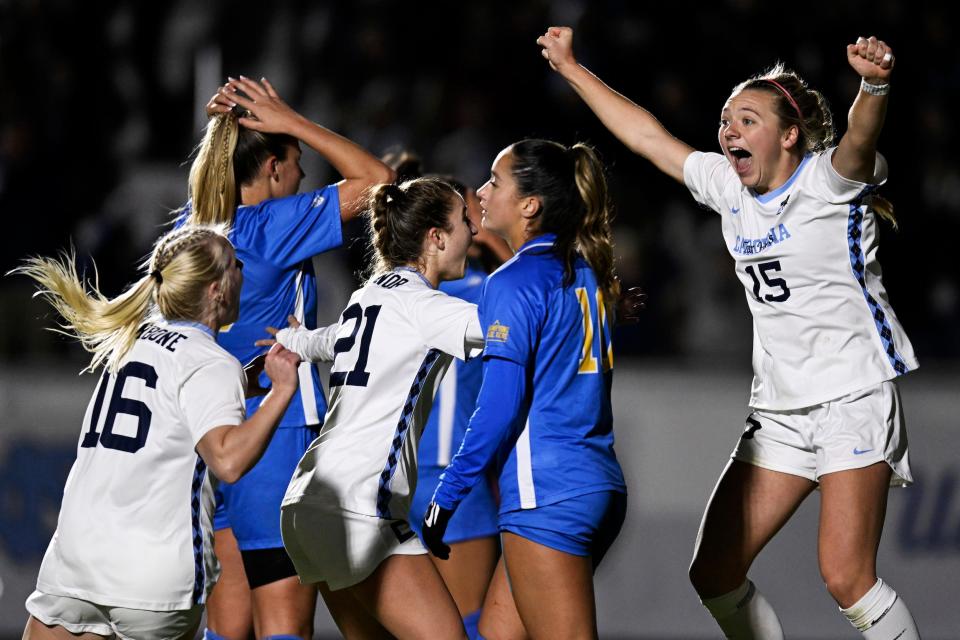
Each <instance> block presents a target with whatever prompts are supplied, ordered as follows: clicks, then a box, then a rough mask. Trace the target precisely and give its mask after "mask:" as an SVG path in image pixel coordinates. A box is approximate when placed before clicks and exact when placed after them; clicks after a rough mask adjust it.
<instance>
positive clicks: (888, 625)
mask: <svg viewBox="0 0 960 640" xmlns="http://www.w3.org/2000/svg"><path fill="white" fill-rule="evenodd" d="M840 612H841V613H842V614H843V615H844V616H846V618H847V620H849V621H850V624H852V625H853V626H854V627H856V628H857V630H859V631H860V632H861V633H862V634H863V637H864V638H867V640H920V634H919V632H918V631H917V624H916V623H915V622H914V621H913V616H911V615H910V610H909V609H907V605H906V603H904V601H903V599H902V598H900V597H898V596H897V592H896V591H894V590H893V589H892V588H890V585H888V584H886V583H885V582H884V581H883V580H881V579H880V578H877V583H876V584H875V585H873V587H871V588H870V591H867V592H866V593H865V594H864V595H863V597H862V598H860V599H859V600H858V601H857V602H856V603H854V604H853V605H852V606H851V607H850V608H849V609H844V608H842V607H841V608H840Z"/></svg>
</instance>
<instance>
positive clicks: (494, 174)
mask: <svg viewBox="0 0 960 640" xmlns="http://www.w3.org/2000/svg"><path fill="white" fill-rule="evenodd" d="M490 175H491V176H493V177H494V178H499V177H500V176H498V175H497V172H496V171H494V170H493V169H491V170H490Z"/></svg>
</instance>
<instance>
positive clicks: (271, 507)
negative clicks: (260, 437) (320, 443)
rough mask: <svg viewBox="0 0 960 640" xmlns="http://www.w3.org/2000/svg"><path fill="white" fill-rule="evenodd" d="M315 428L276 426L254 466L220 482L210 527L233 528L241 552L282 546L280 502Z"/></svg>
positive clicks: (315, 433) (314, 432)
mask: <svg viewBox="0 0 960 640" xmlns="http://www.w3.org/2000/svg"><path fill="white" fill-rule="evenodd" d="M316 429H319V427H290V428H282V429H277V430H276V431H275V432H274V434H273V438H272V439H271V440H270V444H268V445H267V450H266V451H264V452H263V457H262V458H260V460H259V461H258V462H257V464H256V465H254V467H253V469H250V471H248V472H247V473H246V475H244V476H243V477H242V478H240V480H238V481H237V482H234V483H232V484H231V483H228V482H221V483H220V486H219V488H218V489H217V491H216V499H217V509H216V511H215V512H214V515H213V528H214V529H215V530H220V529H226V528H227V527H230V528H232V529H233V535H234V537H235V538H236V539H237V546H239V547H240V550H241V551H250V550H253V549H275V548H278V547H281V548H282V547H283V538H281V537H280V503H281V502H283V495H284V494H285V493H286V492H287V485H289V484H290V478H291V477H293V472H294V470H296V468H297V464H298V463H299V462H300V458H301V457H303V454H304V452H305V451H306V450H307V447H309V446H310V443H311V442H313V439H314V438H316V437H317V431H316Z"/></svg>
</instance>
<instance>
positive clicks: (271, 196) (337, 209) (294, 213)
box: [180, 78, 393, 640]
mask: <svg viewBox="0 0 960 640" xmlns="http://www.w3.org/2000/svg"><path fill="white" fill-rule="evenodd" d="M237 110H242V115H241V116H240V117H239V118H238V117H237V116H236V113H237ZM207 113H208V115H211V116H212V118H211V120H210V123H209V125H208V127H207V132H206V135H205V136H204V139H203V141H202V142H201V144H200V147H199V150H198V152H197V156H196V159H195V161H194V163H193V166H192V167H191V170H190V196H191V202H190V204H189V205H188V209H187V211H186V212H184V214H183V215H182V216H181V218H180V222H187V223H210V222H217V223H229V224H230V225H231V231H230V238H231V240H232V241H233V243H234V245H235V246H236V247H237V253H238V255H239V256H240V258H241V259H242V260H243V262H244V264H245V265H246V276H247V277H246V280H245V282H244V286H243V289H242V291H241V293H240V297H241V301H242V304H241V308H242V309H243V312H242V314H241V315H240V318H239V319H238V320H237V321H236V322H235V323H233V324H232V325H230V326H228V327H224V328H223V329H221V331H220V335H219V338H218V340H219V341H220V344H221V345H222V346H223V347H224V348H225V349H226V350H227V351H229V352H230V353H231V354H233V355H234V356H236V357H237V358H238V359H239V360H240V361H241V362H246V361H248V360H250V359H251V358H253V357H254V356H256V355H257V353H259V350H258V348H257V347H256V346H254V342H255V341H256V340H257V338H259V337H260V336H262V335H263V327H265V326H267V325H273V326H280V323H282V322H284V321H285V320H286V317H287V315H289V314H293V315H294V316H296V317H297V318H298V319H299V320H300V321H301V322H304V323H305V325H306V326H307V327H311V328H312V327H314V326H316V311H317V310H316V304H317V301H316V277H317V276H316V274H315V273H314V270H313V266H312V262H311V258H312V257H313V256H315V255H317V254H319V253H322V252H324V251H327V250H329V249H333V248H336V247H339V246H340V244H341V242H342V225H343V224H344V223H345V222H347V221H349V220H351V219H352V218H353V217H355V216H356V215H357V213H359V211H360V207H361V205H362V203H363V199H362V198H361V194H362V193H363V192H364V191H365V190H366V189H367V188H369V187H370V186H372V185H373V184H377V183H380V182H385V181H390V180H392V179H393V172H392V171H391V170H390V168H389V167H387V166H386V165H384V164H383V163H382V162H380V160H378V159H377V158H376V157H375V156H373V155H371V154H369V153H368V152H366V151H365V150H363V149H361V148H360V147H359V146H357V145H356V144H354V143H353V142H351V141H350V140H347V139H345V138H343V137H341V136H339V135H337V134H336V133H333V132H332V131H329V130H327V129H325V128H324V127H321V126H320V125H317V124H314V123H313V122H310V121H309V120H307V119H306V118H304V117H303V116H301V115H300V114H299V113H297V112H295V111H294V110H293V109H291V108H290V107H289V106H287V105H286V103H284V101H283V100H282V99H281V98H280V97H279V95H278V94H277V92H276V91H275V90H274V89H273V87H272V86H271V85H270V83H269V82H267V81H266V80H262V81H261V82H254V81H252V80H249V79H246V78H240V79H238V80H231V81H230V82H228V83H227V84H226V85H225V86H224V87H221V88H220V90H219V91H218V92H217V94H216V95H215V96H214V97H213V98H212V99H211V101H210V103H209V104H208V105H207ZM300 142H303V143H304V144H306V145H307V146H309V147H310V148H311V149H313V150H314V151H316V152H317V153H319V154H320V155H322V156H323V157H324V158H326V159H327V160H328V161H329V162H330V164H332V165H333V167H334V168H335V169H336V170H337V171H338V172H339V173H340V174H341V175H342V176H343V178H344V179H343V180H342V181H341V182H339V183H338V184H333V185H329V186H326V187H323V188H321V189H318V190H316V191H310V192H307V193H302V194H297V191H298V189H299V187H300V181H301V179H302V178H303V177H304V175H303V171H302V170H301V169H300V162H299V160H300ZM258 406H259V399H252V400H251V401H249V402H248V404H247V412H248V413H249V414H253V413H255V412H256V411H257V407H258ZM325 411H326V401H325V397H324V392H323V387H322V386H321V384H320V379H319V375H318V372H317V370H316V367H313V366H311V365H310V364H308V363H304V364H303V365H302V366H301V368H300V393H299V394H298V396H297V397H295V398H294V399H293V401H292V402H291V404H290V408H289V410H288V411H287V413H286V414H285V415H284V417H283V420H282V421H281V423H280V427H279V429H278V431H277V434H276V436H274V439H273V441H272V442H271V444H270V447H269V448H268V449H267V451H266V453H265V454H264V456H263V459H261V460H260V462H258V463H257V465H256V467H254V469H253V470H252V471H251V472H250V473H249V474H248V475H247V476H246V477H244V479H243V480H242V481H240V482H239V483H236V484H229V483H224V484H223V485H222V486H221V496H220V497H221V500H219V501H218V502H220V504H219V505H218V509H217V516H216V520H215V526H216V529H217V533H216V539H217V555H218V556H219V557H220V558H221V561H222V562H223V567H224V571H223V577H222V579H221V581H220V582H219V583H218V584H217V587H216V588H215V589H214V592H213V595H212V597H211V599H210V603H209V605H208V609H207V637H208V638H210V639H213V640H219V639H226V638H229V639H230V640H244V639H245V638H246V637H247V634H248V633H249V627H250V610H251V597H252V618H253V626H254V630H255V632H256V637H257V638H264V637H268V638H269V637H274V638H275V639H276V640H279V639H280V638H291V637H299V638H306V639H309V638H311V637H312V635H313V616H314V610H315V608H316V597H317V595H316V589H314V588H312V587H304V586H302V585H300V584H299V582H298V581H297V578H296V571H295V569H294V567H293V564H291V562H290V559H289V558H288V557H287V555H286V552H285V551H284V549H283V539H282V538H281V535H280V502H281V499H282V498H283V492H284V490H285V489H286V487H287V482H289V480H290V475H291V474H292V473H293V470H294V468H295V467H296V465H297V461H298V460H299V459H300V456H301V455H303V452H304V451H306V449H307V446H308V445H309V444H310V441H311V440H313V438H314V437H315V436H316V433H317V430H318V428H319V425H320V423H321V422H322V420H323V415H324V413H325ZM238 548H239V553H238V552H237V549H238ZM241 560H242V564H241ZM244 575H245V577H244Z"/></svg>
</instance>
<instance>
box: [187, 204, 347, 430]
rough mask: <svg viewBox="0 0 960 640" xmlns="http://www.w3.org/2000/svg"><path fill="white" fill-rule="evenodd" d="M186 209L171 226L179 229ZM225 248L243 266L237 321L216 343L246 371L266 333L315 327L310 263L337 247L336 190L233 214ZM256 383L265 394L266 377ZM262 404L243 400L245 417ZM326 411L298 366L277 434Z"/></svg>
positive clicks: (315, 420) (313, 374)
mask: <svg viewBox="0 0 960 640" xmlns="http://www.w3.org/2000/svg"><path fill="white" fill-rule="evenodd" d="M189 207H190V205H189V204H188V205H187V206H186V207H185V208H184V211H183V213H182V214H181V216H180V217H179V218H178V219H177V223H176V224H177V226H179V225H181V224H183V223H184V222H185V220H186V217H187V216H188V215H189V213H190V209H189ZM229 237H230V241H231V242H233V245H234V247H236V251H237V257H238V258H240V260H242V261H243V287H242V288H241V290H240V318H239V319H238V320H237V322H235V323H233V324H232V325H228V326H226V327H222V328H221V329H220V333H219V335H218V336H217V342H218V344H220V345H221V346H222V347H223V348H224V349H226V350H227V351H228V352H229V353H230V355H232V356H234V357H235V358H236V359H237V360H239V361H240V362H241V363H244V364H246V363H247V362H249V361H250V360H252V359H253V358H255V357H256V356H258V355H259V354H260V353H262V352H263V348H262V347H257V346H256V345H254V342H256V341H257V340H260V339H261V338H264V337H267V336H266V333H265V331H264V328H265V327H268V326H270V327H285V326H286V325H287V316H288V315H289V314H291V313H292V314H293V315H294V316H296V317H297V319H299V320H300V321H301V322H302V323H303V324H304V326H306V327H307V328H310V329H315V328H316V326H317V293H316V288H317V287H316V285H317V281H316V274H315V273H314V270H313V263H312V258H313V256H315V255H317V254H320V253H323V252H324V251H328V250H330V249H335V248H337V247H339V246H340V245H341V244H342V243H343V228H342V223H341V220H340V194H339V190H338V189H337V186H336V185H330V186H327V187H324V188H323V189H319V190H317V191H310V192H307V193H300V194H296V195H292V196H287V197H285V198H275V199H270V200H264V201H263V202H260V203H259V204H255V205H242V206H239V207H237V212H236V216H235V217H234V220H233V226H232V228H231V230H230V235H229ZM260 383H261V385H263V386H265V387H269V385H270V379H269V378H267V376H266V374H263V375H261V376H260ZM262 400H263V397H262V396H261V397H256V398H250V399H249V400H247V415H251V414H252V413H254V412H255V411H256V410H257V409H258V408H259V407H260V403H261V402H262ZM326 410H327V402H326V398H325V397H324V392H323V386H322V385H321V384H320V376H319V373H318V372H317V368H316V367H315V366H313V365H311V364H308V363H304V364H302V365H300V391H299V393H298V394H296V395H294V397H293V399H292V400H291V401H290V406H289V407H288V408H287V412H286V413H285V414H284V416H283V419H282V420H281V422H280V425H279V428H284V427H302V426H305V425H318V424H321V423H322V422H323V416H324V414H325V413H326Z"/></svg>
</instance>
